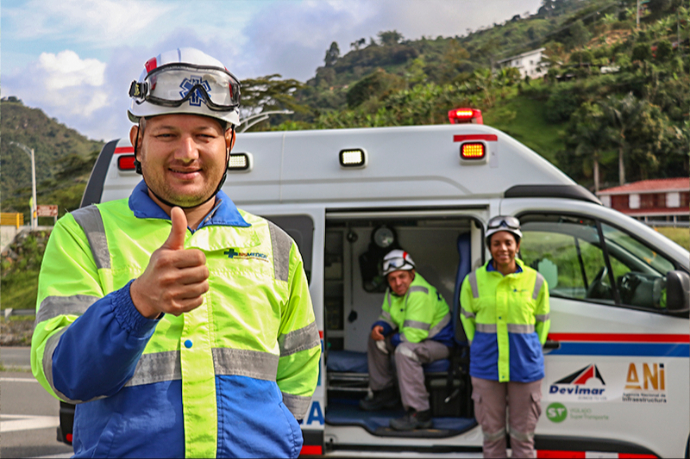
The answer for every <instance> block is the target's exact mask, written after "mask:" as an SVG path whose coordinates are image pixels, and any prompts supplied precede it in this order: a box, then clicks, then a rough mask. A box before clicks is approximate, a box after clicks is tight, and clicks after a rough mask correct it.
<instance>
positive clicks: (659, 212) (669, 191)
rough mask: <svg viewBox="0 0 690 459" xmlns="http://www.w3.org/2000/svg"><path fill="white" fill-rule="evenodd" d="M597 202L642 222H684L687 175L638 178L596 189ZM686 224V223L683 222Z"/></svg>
mask: <svg viewBox="0 0 690 459" xmlns="http://www.w3.org/2000/svg"><path fill="white" fill-rule="evenodd" d="M597 195H598V196H599V199H601V202H602V203H603V204H604V205H605V206H607V207H612V208H613V209H616V210H618V211H620V212H623V213H624V214H626V215H629V216H631V217H634V218H636V219H638V220H642V221H645V222H648V221H656V222H658V221H667V222H673V223H678V222H688V214H689V212H690V211H689V209H688V206H690V178H688V177H680V178H667V179H654V180H642V181H639V182H633V183H626V184H625V185H621V186H616V187H613V188H607V189H605V190H601V191H599V192H598V193H597ZM685 224H687V223H685Z"/></svg>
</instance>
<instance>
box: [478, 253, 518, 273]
mask: <svg viewBox="0 0 690 459" xmlns="http://www.w3.org/2000/svg"><path fill="white" fill-rule="evenodd" d="M493 261H494V259H493V258H491V259H489V261H488V262H487V263H486V272H487V273H490V272H492V271H495V272H497V273H498V274H501V272H500V271H499V270H498V269H496V268H494V263H493ZM515 264H516V265H517V269H516V270H515V272H514V273H513V274H519V273H521V272H522V266H523V265H524V262H523V261H522V260H520V259H519V258H517V257H515ZM501 275H502V274H501Z"/></svg>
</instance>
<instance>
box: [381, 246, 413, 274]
mask: <svg viewBox="0 0 690 459" xmlns="http://www.w3.org/2000/svg"><path fill="white" fill-rule="evenodd" d="M414 268H415V264H414V261H412V257H411V256H410V254H408V253H407V252H405V251H403V250H399V249H396V250H393V251H391V252H389V253H388V255H386V256H385V257H383V275H384V276H387V275H388V274H390V273H392V272H393V271H409V270H411V269H414Z"/></svg>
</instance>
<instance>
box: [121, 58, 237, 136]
mask: <svg viewBox="0 0 690 459" xmlns="http://www.w3.org/2000/svg"><path fill="white" fill-rule="evenodd" d="M144 67H145V68H144V71H143V72H142V74H141V76H140V77H139V80H137V81H133V82H132V84H131V86H130V90H129V95H130V97H131V98H132V105H131V107H130V109H129V110H128V111H127V115H128V116H129V119H130V121H132V122H133V123H138V122H139V119H140V118H142V117H144V118H146V117H150V116H157V115H168V114H191V115H203V116H209V117H211V118H215V119H218V120H221V121H223V122H225V123H230V124H233V125H235V126H236V125H238V124H240V108H239V106H240V83H239V81H238V80H237V78H235V76H234V75H232V74H231V73H230V72H229V71H228V70H227V69H226V68H225V66H223V64H222V63H221V62H220V61H219V60H217V59H215V58H213V57H211V56H209V55H208V54H206V53H204V52H202V51H199V50H198V49H194V48H178V49H175V50H172V51H167V52H164V53H161V54H159V55H158V56H156V57H153V58H151V59H149V60H148V61H147V62H146V64H144Z"/></svg>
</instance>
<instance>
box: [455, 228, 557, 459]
mask: <svg viewBox="0 0 690 459" xmlns="http://www.w3.org/2000/svg"><path fill="white" fill-rule="evenodd" d="M521 238H522V233H521V232H520V221H519V220H518V219H517V218H515V217H510V216H497V217H494V218H492V219H491V220H489V225H488V230H487V232H486V244H487V246H488V247H489V250H490V251H491V260H489V261H488V262H487V263H486V264H485V265H484V266H482V267H480V268H479V269H477V270H476V271H473V272H471V273H470V274H469V275H468V276H467V277H466V278H465V281H464V282H463V285H462V291H461V293H460V306H461V316H460V319H461V320H462V325H463V327H464V328H465V333H466V334H467V338H468V340H469V342H470V376H472V386H473V390H472V399H473V400H474V410H475V416H476V418H477V422H479V424H480V425H481V426H482V432H483V433H484V457H507V453H506V405H507V406H509V407H510V410H509V416H510V420H509V424H510V429H509V431H510V437H511V438H510V445H511V448H512V451H513V454H512V457H535V455H534V429H535V427H536V425H537V421H538V419H539V415H540V414H541V402H540V401H541V381H542V379H543V378H544V355H543V354H542V345H543V344H544V343H545V342H546V336H547V334H548V332H549V324H550V322H549V290H548V287H547V285H546V282H545V281H544V278H543V277H542V275H541V274H539V273H538V272H537V271H535V270H534V269H532V268H530V267H529V266H525V264H524V263H523V262H522V261H521V260H519V259H517V258H516V257H515V256H516V254H517V253H518V251H519V250H520V239H521ZM506 398H507V402H506Z"/></svg>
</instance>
